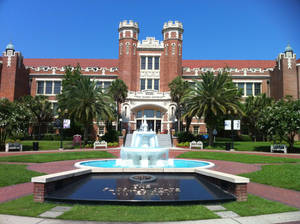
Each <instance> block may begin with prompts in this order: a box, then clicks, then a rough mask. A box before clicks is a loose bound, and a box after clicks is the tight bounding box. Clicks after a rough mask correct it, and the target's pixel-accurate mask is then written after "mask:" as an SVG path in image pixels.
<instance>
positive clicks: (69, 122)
mask: <svg viewBox="0 0 300 224" xmlns="http://www.w3.org/2000/svg"><path fill="white" fill-rule="evenodd" d="M70 127H71V120H70V119H64V125H63V129H66V128H70Z"/></svg>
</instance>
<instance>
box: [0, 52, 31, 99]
mask: <svg viewBox="0 0 300 224" xmlns="http://www.w3.org/2000/svg"><path fill="white" fill-rule="evenodd" d="M7 63H8V57H3V66H2V71H1V84H0V97H5V98H7V99H9V100H10V101H14V100H15V99H17V98H19V97H21V96H24V95H28V94H29V74H28V71H27V70H26V69H25V67H24V65H23V62H22V58H21V55H20V53H18V52H15V56H12V57H11V65H10V67H8V66H7ZM19 65H20V66H19Z"/></svg>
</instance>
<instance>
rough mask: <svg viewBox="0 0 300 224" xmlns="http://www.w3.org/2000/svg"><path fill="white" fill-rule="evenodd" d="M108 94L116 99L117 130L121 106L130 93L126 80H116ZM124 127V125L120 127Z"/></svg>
mask: <svg viewBox="0 0 300 224" xmlns="http://www.w3.org/2000/svg"><path fill="white" fill-rule="evenodd" d="M108 94H109V95H110V96H111V97H112V98H113V99H114V100H115V101H116V104H117V105H116V112H117V122H116V123H117V130H118V129H119V128H118V122H119V117H120V106H121V104H122V103H124V102H125V100H126V98H127V94H128V87H127V86H126V84H125V82H124V81H123V80H121V79H116V80H114V81H113V82H112V83H111V85H110V86H109V88H108ZM120 128H122V127H120Z"/></svg>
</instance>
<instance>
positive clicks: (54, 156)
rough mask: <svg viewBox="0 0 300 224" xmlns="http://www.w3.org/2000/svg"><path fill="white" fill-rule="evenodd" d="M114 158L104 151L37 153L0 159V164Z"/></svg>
mask: <svg viewBox="0 0 300 224" xmlns="http://www.w3.org/2000/svg"><path fill="white" fill-rule="evenodd" d="M101 158H114V156H113V155H112V154H110V153H108V152H106V151H95V152H91V151H88V152H58V153H39V154H32V155H18V156H5V157H0V162H26V163H46V162H54V161H63V160H76V159H101Z"/></svg>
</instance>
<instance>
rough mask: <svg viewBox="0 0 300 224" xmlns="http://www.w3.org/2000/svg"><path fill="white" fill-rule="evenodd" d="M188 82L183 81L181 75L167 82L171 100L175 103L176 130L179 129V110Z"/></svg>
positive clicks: (181, 107)
mask: <svg viewBox="0 0 300 224" xmlns="http://www.w3.org/2000/svg"><path fill="white" fill-rule="evenodd" d="M189 87H190V86H189V83H188V82H187V81H184V80H183V79H182V77H181V76H177V77H176V78H175V79H173V80H172V82H170V83H169V88H170V95H171V100H172V101H173V102H175V103H176V104H177V113H176V115H177V121H178V124H177V125H178V126H177V127H178V131H180V130H181V127H180V122H181V112H182V110H183V104H182V102H183V97H184V96H185V95H186V93H187V92H188V91H189Z"/></svg>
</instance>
